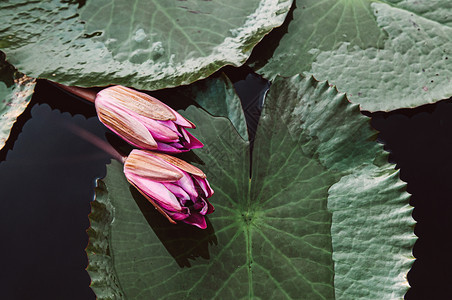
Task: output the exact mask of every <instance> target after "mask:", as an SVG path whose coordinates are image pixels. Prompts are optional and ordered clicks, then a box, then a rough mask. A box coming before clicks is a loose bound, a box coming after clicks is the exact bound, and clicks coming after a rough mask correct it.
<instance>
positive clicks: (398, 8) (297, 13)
mask: <svg viewBox="0 0 452 300" xmlns="http://www.w3.org/2000/svg"><path fill="white" fill-rule="evenodd" d="M384 2H387V3H384ZM451 9H452V2H450V1H447V0H436V1H425V0H423V1H383V2H380V1H378V2H374V1H371V0H356V1H332V0H331V1H330V0H328V1H320V2H319V1H313V0H312V1H311V0H305V1H297V7H296V9H295V10H294V12H293V20H292V21H291V22H290V23H289V26H288V33H287V34H286V35H284V36H283V38H282V40H281V41H280V43H279V46H278V47H277V48H276V50H275V52H274V53H272V57H271V58H270V59H269V61H268V63H266V64H265V65H264V66H263V67H262V69H261V70H259V72H260V73H262V74H263V75H264V76H266V77H268V78H273V77H274V76H276V75H277V74H281V75H283V76H292V75H294V74H298V73H302V72H304V73H305V74H312V75H314V77H315V78H317V79H319V80H328V81H329V82H330V83H332V84H334V85H336V86H337V88H338V89H339V90H340V91H342V92H346V93H347V95H348V97H349V99H350V101H352V102H354V103H358V104H360V105H361V108H362V109H363V110H368V111H388V110H393V109H398V108H403V107H415V106H419V105H423V104H426V103H433V102H435V101H438V100H441V99H446V98H449V97H450V96H452V85H451V78H452V61H451V57H452V39H451V36H452V28H451V26H452V15H451V14H450V11H451ZM267 55H268V54H267ZM263 64H264V63H263V62H262V61H261V62H259V63H256V65H263Z"/></svg>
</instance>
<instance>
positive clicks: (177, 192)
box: [163, 182, 190, 205]
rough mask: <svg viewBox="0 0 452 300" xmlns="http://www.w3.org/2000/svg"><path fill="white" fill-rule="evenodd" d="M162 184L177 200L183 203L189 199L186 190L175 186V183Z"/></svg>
mask: <svg viewBox="0 0 452 300" xmlns="http://www.w3.org/2000/svg"><path fill="white" fill-rule="evenodd" d="M163 185H164V186H165V187H166V188H167V189H168V190H169V191H170V192H171V193H173V194H174V196H176V197H177V199H178V200H179V202H180V203H181V204H182V205H184V204H185V202H186V201H188V200H190V196H189V195H188V194H187V192H185V191H184V189H183V188H181V187H180V186H177V185H175V184H172V183H169V182H164V183H163Z"/></svg>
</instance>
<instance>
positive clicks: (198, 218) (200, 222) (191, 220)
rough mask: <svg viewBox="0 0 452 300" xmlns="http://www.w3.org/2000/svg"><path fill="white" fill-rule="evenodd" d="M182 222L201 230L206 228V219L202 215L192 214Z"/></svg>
mask: <svg viewBox="0 0 452 300" xmlns="http://www.w3.org/2000/svg"><path fill="white" fill-rule="evenodd" d="M182 222H185V223H187V224H190V225H195V226H197V227H199V228H201V229H206V228H207V223H206V219H205V218H204V216H203V215H201V214H199V213H192V214H191V215H190V216H189V217H188V218H186V219H184V220H182Z"/></svg>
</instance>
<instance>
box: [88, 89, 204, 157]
mask: <svg viewBox="0 0 452 300" xmlns="http://www.w3.org/2000/svg"><path fill="white" fill-rule="evenodd" d="M94 103H95V106H96V110H97V115H98V116H99V120H100V121H101V122H102V123H103V124H104V125H105V126H107V127H108V128H109V129H110V130H112V131H113V132H114V133H116V134H117V135H119V136H120V137H121V138H123V139H124V140H126V141H127V142H128V143H130V144H132V145H134V146H136V147H138V148H141V149H146V150H156V151H163V152H168V153H179V152H184V151H189V150H190V149H196V148H201V147H202V146H203V144H202V143H201V142H200V141H199V140H197V139H196V138H195V137H194V136H193V135H191V134H190V133H189V132H188V131H187V130H186V128H195V125H194V124H193V123H191V122H190V121H188V120H187V119H185V118H184V117H182V116H181V115H180V114H179V113H177V112H176V111H175V110H173V109H172V108H170V107H169V106H167V105H166V104H164V103H162V102H160V101H159V100H157V99H155V98H154V97H151V96H149V95H147V94H144V93H140V92H137V91H135V90H132V89H129V88H126V87H123V86H120V85H116V86H112V87H109V88H106V89H103V90H101V91H100V92H99V93H97V96H96V99H95V101H94Z"/></svg>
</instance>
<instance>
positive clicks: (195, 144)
mask: <svg viewBox="0 0 452 300" xmlns="http://www.w3.org/2000/svg"><path fill="white" fill-rule="evenodd" d="M182 130H185V129H182ZM186 133H187V135H188V136H189V137H190V143H189V144H188V145H185V147H186V148H187V149H198V148H202V147H204V144H203V143H201V142H200V141H199V140H198V139H197V138H195V137H194V136H193V135H192V134H191V133H190V132H188V131H186Z"/></svg>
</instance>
